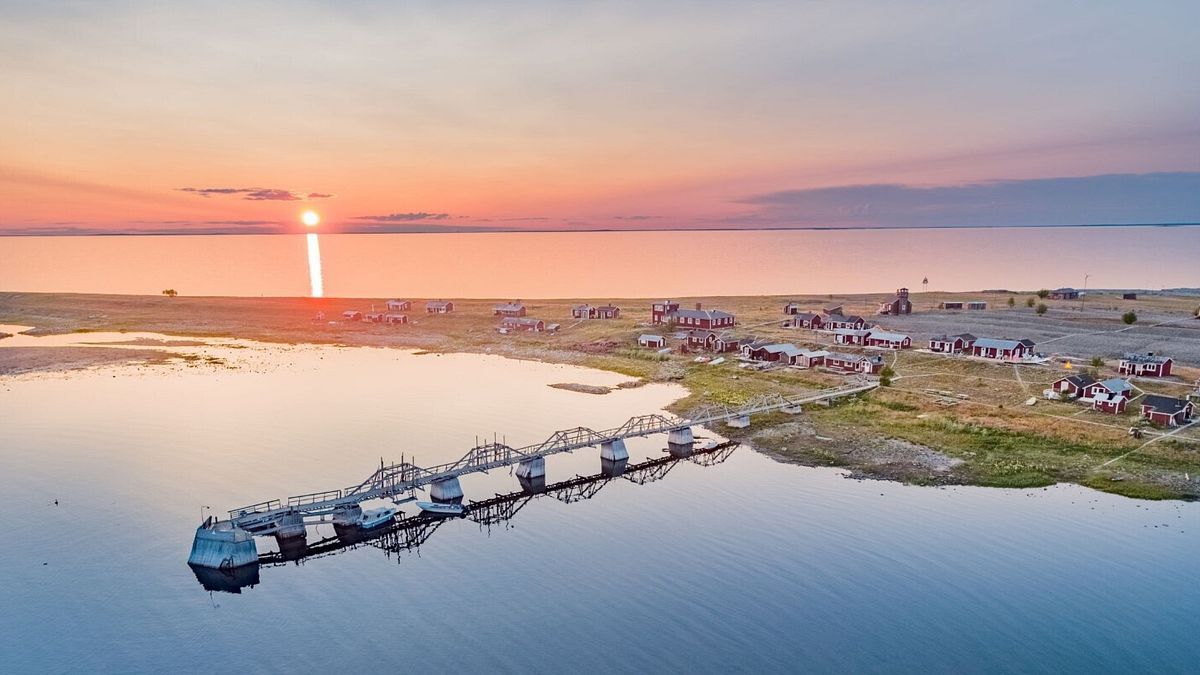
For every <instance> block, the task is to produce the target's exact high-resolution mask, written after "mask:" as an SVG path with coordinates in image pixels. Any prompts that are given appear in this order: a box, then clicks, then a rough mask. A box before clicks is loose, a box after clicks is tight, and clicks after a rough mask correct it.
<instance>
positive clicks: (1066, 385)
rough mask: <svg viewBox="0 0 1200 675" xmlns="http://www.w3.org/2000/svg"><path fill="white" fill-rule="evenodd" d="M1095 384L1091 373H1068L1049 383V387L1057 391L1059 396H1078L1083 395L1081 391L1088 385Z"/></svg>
mask: <svg viewBox="0 0 1200 675" xmlns="http://www.w3.org/2000/svg"><path fill="white" fill-rule="evenodd" d="M1093 384H1096V379H1095V378H1094V377H1092V376H1091V375H1068V376H1066V377H1060V378H1059V379H1057V380H1055V381H1054V384H1052V385H1050V388H1051V389H1053V390H1054V391H1055V392H1057V393H1058V395H1059V396H1064V395H1065V396H1073V397H1075V398H1079V397H1080V396H1083V392H1084V390H1085V389H1087V388H1088V387H1090V386H1092V385H1093Z"/></svg>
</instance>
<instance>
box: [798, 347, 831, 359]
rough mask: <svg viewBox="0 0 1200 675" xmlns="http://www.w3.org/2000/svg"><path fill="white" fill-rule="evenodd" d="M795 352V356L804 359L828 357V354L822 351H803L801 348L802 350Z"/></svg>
mask: <svg viewBox="0 0 1200 675" xmlns="http://www.w3.org/2000/svg"><path fill="white" fill-rule="evenodd" d="M796 352H797V354H796V355H797V356H803V357H804V358H806V359H811V358H815V357H818V356H829V352H827V351H825V350H824V349H817V350H812V349H803V348H802V349H797V350H796Z"/></svg>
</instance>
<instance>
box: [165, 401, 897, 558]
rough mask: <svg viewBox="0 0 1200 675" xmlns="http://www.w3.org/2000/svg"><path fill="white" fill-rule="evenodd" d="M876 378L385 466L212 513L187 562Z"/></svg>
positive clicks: (243, 553) (683, 438)
mask: <svg viewBox="0 0 1200 675" xmlns="http://www.w3.org/2000/svg"><path fill="white" fill-rule="evenodd" d="M878 386H879V385H878V383H877V382H867V383H863V384H849V385H845V386H841V387H836V388H832V389H823V390H819V391H814V392H811V393H807V394H802V395H798V396H786V397H785V396H782V395H779V394H770V395H761V396H756V397H754V398H752V399H750V400H749V401H747V402H746V403H745V404H743V405H740V406H736V407H731V406H726V405H720V404H712V405H708V406H704V407H702V408H700V409H698V410H695V411H693V412H692V413H691V414H690V416H689V417H687V418H679V417H675V416H672V415H667V414H662V413H653V414H649V415H639V416H636V417H632V418H630V419H629V420H628V421H626V422H625V423H624V424H622V425H621V426H619V427H615V428H613V429H607V430H603V431H595V430H593V429H589V428H587V427H574V428H571V429H563V430H560V431H556V432H554V433H553V434H552V435H551V436H550V437H549V438H547V439H546V440H544V441H542V442H541V443H536V444H533V445H528V446H524V447H520V448H514V447H511V446H508V445H506V444H504V443H500V442H496V441H493V442H491V443H483V444H479V445H476V446H475V447H473V448H471V449H470V450H469V451H468V452H467V453H466V454H465V455H463V456H462V458H460V459H458V460H457V461H454V462H448V463H445V464H439V465H436V466H432V467H421V466H418V465H416V464H414V463H412V462H410V461H405V460H402V461H400V462H398V463H393V464H387V465H384V464H382V463H381V465H380V467H379V468H378V469H376V470H375V471H374V472H373V473H372V474H371V475H370V476H368V477H367V478H366V479H365V480H363V481H362V482H361V483H359V484H357V485H352V486H349V487H346V488H341V489H335V490H326V491H323V492H314V493H309V494H302V495H296V496H293V497H288V498H287V499H286V500H279V499H272V500H268V501H263V502H259V503H256V504H250V505H248V506H242V507H239V508H236V509H232V510H230V511H229V512H228V513H229V516H228V518H227V519H217V518H214V517H212V516H209V517H208V518H206V519H205V520H204V522H203V523H201V524H200V526H199V527H198V528H196V534H195V538H194V539H193V541H192V551H191V555H190V556H189V557H188V563H189V564H190V565H192V566H194V567H203V568H211V569H222V570H232V569H235V568H238V567H242V566H244V565H253V564H257V563H258V560H259V557H258V551H257V546H256V544H255V542H254V537H256V536H274V537H275V538H276V539H277V540H278V542H279V546H280V548H281V549H285V548H288V547H294V546H295V543H296V541H297V540H300V541H303V540H304V538H305V536H306V532H307V529H306V528H307V526H308V525H309V524H316V523H322V522H332V523H333V524H334V525H335V526H338V525H341V526H346V527H350V526H352V525H353V524H354V523H355V522H357V520H358V518H359V517H360V516H361V514H362V509H361V507H360V504H361V503H362V502H365V501H369V500H376V499H391V500H397V499H405V498H407V499H411V498H412V496H413V494H414V493H415V491H416V490H419V489H428V491H429V496H430V498H431V499H432V500H434V501H440V502H461V501H462V499H463V491H462V486H461V484H460V482H459V478H460V477H462V476H464V475H468V474H472V473H481V472H487V471H492V470H494V469H500V468H506V467H513V466H515V467H516V470H515V473H516V475H517V478H518V479H519V480H521V482H522V485H523V486H524V485H526V484H535V483H537V482H539V481H540V482H542V483H544V481H545V477H546V457H549V456H551V455H555V454H559V453H564V452H573V451H575V450H579V449H581V448H586V447H598V448H599V449H600V458H601V461H602V464H603V463H606V462H607V463H610V464H612V463H623V462H627V461H628V459H629V452H628V450H627V449H626V447H625V440H626V439H629V438H636V437H644V436H651V435H655V434H666V435H667V443H668V446H669V447H670V448H672V451H673V452H675V451H676V449H678V452H679V453H680V454H685V453H690V452H691V451H692V448H693V445H694V443H695V435H694V433H693V428H694V427H697V426H704V425H707V424H716V423H721V422H724V423H725V424H727V425H729V426H731V427H735V428H745V427H748V426H749V425H750V418H751V417H752V416H753V415H758V414H763V413H770V412H779V411H782V412H786V413H792V414H796V413H800V412H801V411H802V409H803V406H805V405H809V404H814V403H823V402H828V401H832V400H834V399H838V398H843V397H847V396H855V395H858V394H862V393H865V392H867V391H870V390H872V389H875V388H876V387H878Z"/></svg>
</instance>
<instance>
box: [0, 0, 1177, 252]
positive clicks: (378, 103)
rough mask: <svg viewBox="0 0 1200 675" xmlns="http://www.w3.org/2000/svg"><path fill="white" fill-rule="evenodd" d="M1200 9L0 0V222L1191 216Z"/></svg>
mask: <svg viewBox="0 0 1200 675" xmlns="http://www.w3.org/2000/svg"><path fill="white" fill-rule="evenodd" d="M1198 25H1200V3H1197V2H1195V1H1179V2H1153V1H1150V2H1137V3H1133V2H1127V3H1113V2H1095V1H1093V2H1069V3H1068V2H1044V1H1039V2H1002V3H989V4H988V5H987V6H983V5H982V4H981V3H964V2H911V3H902V2H861V3H860V2H826V1H819V2H817V1H814V2H799V1H791V2H779V3H772V2H728V3H720V2H701V3H675V2H641V3H603V4H600V3H595V4H584V3H573V2H570V3H568V2H531V3H525V2H499V3H498V2H489V3H469V2H454V1H451V0H438V1H436V2H428V3H424V2H405V3H377V2H358V1H354V0H340V1H337V2H333V1H331V2H287V3H253V2H237V3H197V2H188V3H171V2H122V1H119V0H118V1H114V2H105V3H97V2H53V3H50V2H4V1H0V83H2V86H0V129H3V132H2V133H0V203H2V204H3V206H4V208H3V211H0V232H7V233H10V234H12V233H29V232H65V233H69V232H88V231H96V230H101V231H276V230H280V229H285V230H288V231H298V230H300V229H302V228H301V226H300V224H299V222H298V216H299V214H300V213H301V212H302V211H303V210H305V209H307V208H312V209H315V210H317V211H319V212H320V213H321V214H322V218H323V223H322V226H321V228H322V230H324V231H339V230H342V231H345V230H357V231H375V230H384V231H387V230H398V231H407V230H414V229H419V230H438V229H443V228H451V229H475V228H537V229H590V228H678V227H698V228H724V227H811V226H834V227H843V226H951V225H1006V224H1011V225H1056V224H1083V223H1159V222H1197V221H1200V75H1198V74H1200V40H1198V39H1197V33H1196V30H1197V28H1196V27H1197V26H1198Z"/></svg>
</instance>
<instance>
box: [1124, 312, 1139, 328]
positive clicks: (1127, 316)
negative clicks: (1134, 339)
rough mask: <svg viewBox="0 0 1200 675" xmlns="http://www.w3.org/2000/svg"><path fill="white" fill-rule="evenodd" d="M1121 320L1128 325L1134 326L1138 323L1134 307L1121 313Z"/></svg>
mask: <svg viewBox="0 0 1200 675" xmlns="http://www.w3.org/2000/svg"><path fill="white" fill-rule="evenodd" d="M1121 321H1123V322H1125V325H1126V326H1132V325H1133V324H1135V323H1137V312H1135V311H1133V310H1132V309H1131V310H1129V311H1128V312H1125V313H1124V314H1122V315H1121Z"/></svg>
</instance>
